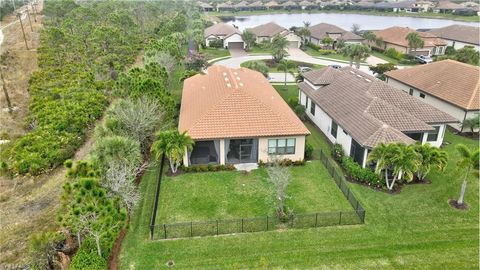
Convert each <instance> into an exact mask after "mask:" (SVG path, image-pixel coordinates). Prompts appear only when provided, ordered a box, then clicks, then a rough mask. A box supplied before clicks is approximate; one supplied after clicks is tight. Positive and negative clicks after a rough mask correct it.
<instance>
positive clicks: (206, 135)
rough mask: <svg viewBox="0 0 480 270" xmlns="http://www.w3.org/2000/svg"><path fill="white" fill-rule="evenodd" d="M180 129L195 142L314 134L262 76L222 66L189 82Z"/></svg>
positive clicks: (183, 96) (242, 69)
mask: <svg viewBox="0 0 480 270" xmlns="http://www.w3.org/2000/svg"><path fill="white" fill-rule="evenodd" d="M178 129H179V130H180V131H182V132H183V131H187V133H188V134H189V135H190V136H191V137H192V138H193V139H195V140H202V139H218V138H242V137H265V136H291V135H307V134H310V132H309V131H308V129H307V128H306V127H305V126H304V125H303V123H302V122H301V121H300V120H299V119H298V117H297V116H296V115H295V113H294V112H293V111H292V110H291V109H290V107H289V106H288V105H287V104H286V103H285V101H284V100H283V99H282V97H281V96H280V95H279V94H278V93H277V91H276V90H275V89H274V88H273V87H272V86H271V85H270V83H269V82H268V81H267V79H265V77H264V76H263V75H262V74H261V73H259V72H257V71H253V70H250V69H246V68H239V69H230V68H227V67H224V66H219V65H214V66H212V67H210V68H209V69H208V70H207V74H206V75H195V76H193V77H191V78H188V79H187V80H185V83H184V86H183V94H182V103H181V108H180V120H179V125H178Z"/></svg>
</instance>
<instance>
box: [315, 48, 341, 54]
mask: <svg viewBox="0 0 480 270" xmlns="http://www.w3.org/2000/svg"><path fill="white" fill-rule="evenodd" d="M318 52H319V53H320V54H321V55H329V54H337V52H336V51H335V50H323V49H320V50H318Z"/></svg>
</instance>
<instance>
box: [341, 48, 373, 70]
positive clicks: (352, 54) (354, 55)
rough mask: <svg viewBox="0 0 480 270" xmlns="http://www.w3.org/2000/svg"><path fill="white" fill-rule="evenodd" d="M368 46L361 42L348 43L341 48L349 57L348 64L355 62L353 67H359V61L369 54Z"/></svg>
mask: <svg viewBox="0 0 480 270" xmlns="http://www.w3.org/2000/svg"><path fill="white" fill-rule="evenodd" d="M370 52H371V50H370V48H369V47H368V46H366V45H363V44H349V45H347V46H345V47H343V48H342V53H343V55H345V56H348V57H349V58H350V66H352V65H353V62H355V67H356V68H357V69H358V68H360V62H361V61H362V60H364V59H365V58H367V57H368V56H370Z"/></svg>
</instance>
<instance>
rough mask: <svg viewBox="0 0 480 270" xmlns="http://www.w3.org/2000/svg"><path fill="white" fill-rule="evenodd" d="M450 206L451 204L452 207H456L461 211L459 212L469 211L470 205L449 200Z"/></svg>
mask: <svg viewBox="0 0 480 270" xmlns="http://www.w3.org/2000/svg"><path fill="white" fill-rule="evenodd" d="M448 204H450V206H451V207H454V208H456V209H459V210H467V209H468V204H467V203H465V202H464V203H462V204H458V202H457V200H454V199H450V200H448Z"/></svg>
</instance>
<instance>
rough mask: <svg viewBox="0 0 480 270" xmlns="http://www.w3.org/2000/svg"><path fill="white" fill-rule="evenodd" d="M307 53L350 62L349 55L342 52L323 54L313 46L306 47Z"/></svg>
mask: <svg viewBox="0 0 480 270" xmlns="http://www.w3.org/2000/svg"><path fill="white" fill-rule="evenodd" d="M305 53H307V54H308V55H310V56H313V57H318V58H326V59H332V60H340V61H345V62H349V61H350V58H348V57H347V56H345V55H343V54H340V53H335V54H321V53H320V52H319V51H317V50H315V49H313V48H311V47H308V46H307V47H306V49H305ZM362 63H365V61H362Z"/></svg>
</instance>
